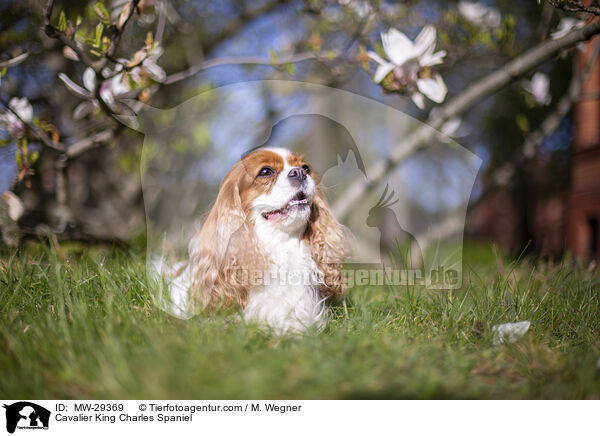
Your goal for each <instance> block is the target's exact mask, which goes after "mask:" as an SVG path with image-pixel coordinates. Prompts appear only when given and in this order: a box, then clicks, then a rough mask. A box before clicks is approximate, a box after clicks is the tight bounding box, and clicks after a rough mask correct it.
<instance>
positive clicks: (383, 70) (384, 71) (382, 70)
mask: <svg viewBox="0 0 600 436" xmlns="http://www.w3.org/2000/svg"><path fill="white" fill-rule="evenodd" d="M393 69H394V64H392V63H388V64H385V65H380V66H378V67H377V70H376V71H375V76H373V81H374V82H375V83H379V82H381V81H382V80H383V79H385V76H387V75H388V74H389V73H390V72H391V71H392V70H393Z"/></svg>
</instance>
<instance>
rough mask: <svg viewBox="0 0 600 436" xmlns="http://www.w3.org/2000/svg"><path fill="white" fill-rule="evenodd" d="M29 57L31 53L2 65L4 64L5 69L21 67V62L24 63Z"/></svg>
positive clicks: (21, 55)
mask: <svg viewBox="0 0 600 436" xmlns="http://www.w3.org/2000/svg"><path fill="white" fill-rule="evenodd" d="M28 56H29V53H23V54H20V55H19V56H16V57H14V58H12V59H9V60H7V61H4V62H2V64H4V66H5V67H14V66H15V65H19V64H20V63H21V62H23V61H24V60H25V59H27V57H28Z"/></svg>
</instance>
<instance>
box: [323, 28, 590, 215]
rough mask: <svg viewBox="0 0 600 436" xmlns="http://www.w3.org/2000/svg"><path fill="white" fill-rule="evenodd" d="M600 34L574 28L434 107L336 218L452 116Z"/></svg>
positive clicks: (343, 200) (352, 190) (349, 194)
mask: <svg viewBox="0 0 600 436" xmlns="http://www.w3.org/2000/svg"><path fill="white" fill-rule="evenodd" d="M598 33H600V20H598V21H596V22H594V23H592V24H589V25H587V26H585V27H583V28H580V29H576V30H573V31H572V32H570V33H569V34H567V35H565V36H564V37H562V38H560V39H556V40H551V41H546V42H543V43H541V44H539V45H537V46H535V47H533V48H532V49H530V50H528V51H526V52H525V53H523V54H522V55H521V56H519V57H517V58H516V59H514V60H512V61H510V62H508V63H507V64H505V65H504V66H503V67H501V68H500V69H498V70H496V71H495V72H493V73H491V74H489V75H487V76H485V77H483V78H482V79H480V80H478V81H477V82H475V83H474V84H472V85H471V86H469V87H468V88H467V89H465V90H464V91H462V92H461V93H459V94H458V95H456V96H455V97H454V98H452V99H450V100H448V102H447V103H446V104H444V105H443V106H441V107H439V108H437V109H435V110H432V111H431V113H430V116H429V117H428V119H427V124H426V125H423V126H421V127H419V128H418V129H417V130H416V131H415V132H413V133H412V134H410V136H409V137H408V138H407V139H406V140H405V141H403V142H401V143H400V144H399V145H398V146H396V147H395V148H394V149H393V150H392V152H391V154H390V157H389V158H387V159H382V160H379V161H378V162H376V163H375V164H373V165H372V166H371V167H370V168H369V169H368V171H367V174H368V175H369V180H367V181H363V180H357V181H356V182H354V183H352V184H351V185H350V186H349V187H348V188H347V189H346V191H345V192H344V193H343V195H342V196H341V197H340V199H339V200H338V201H337V202H336V203H335V204H334V205H333V210H334V213H335V215H336V217H338V219H343V218H345V217H346V215H347V214H348V213H349V211H350V210H351V207H352V204H354V203H355V202H357V201H358V200H359V199H360V197H362V196H363V195H364V194H365V193H366V192H368V191H369V190H370V189H372V188H373V187H375V186H376V185H377V184H378V182H379V181H380V180H381V179H382V178H383V177H385V176H386V175H387V174H388V173H389V172H390V171H391V170H392V169H394V168H395V167H396V166H397V165H398V164H399V163H400V162H402V161H403V160H404V159H405V158H406V157H407V156H409V155H411V154H412V153H414V152H415V151H416V150H418V149H420V148H422V147H424V146H425V145H426V144H427V143H428V141H429V140H430V139H431V138H432V137H433V135H434V134H436V132H435V130H434V129H436V130H439V129H440V128H441V126H442V125H443V124H444V123H445V122H446V121H447V120H448V119H450V118H453V117H456V116H459V115H461V114H462V113H463V112H465V111H466V110H468V109H470V108H471V107H472V106H473V105H475V104H476V103H477V102H479V101H480V100H481V99H483V98H484V97H487V96H488V95H490V94H493V93H495V92H497V91H499V90H500V89H502V88H503V87H504V86H506V85H507V84H509V83H510V82H511V81H513V80H515V79H516V78H517V77H519V76H521V75H523V74H525V73H526V72H528V71H529V70H531V69H532V68H534V67H535V66H537V65H539V64H540V63H541V62H542V61H544V60H545V59H547V58H549V57H550V56H552V55H554V54H555V53H558V52H559V51H560V50H563V49H565V48H567V47H571V46H573V45H575V44H576V43H578V42H580V41H585V40H587V39H590V38H591V37H592V36H594V35H596V34H598Z"/></svg>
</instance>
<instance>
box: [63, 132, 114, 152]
mask: <svg viewBox="0 0 600 436" xmlns="http://www.w3.org/2000/svg"><path fill="white" fill-rule="evenodd" d="M113 136H114V131H113V129H106V130H103V131H101V132H99V133H96V134H95V135H92V136H88V137H87V138H84V139H82V140H81V141H78V142H76V143H74V144H72V145H70V146H69V147H68V148H67V152H66V155H67V156H68V157H69V158H70V159H73V158H75V157H77V156H79V155H81V154H83V153H85V152H86V151H88V150H91V149H92V148H94V147H96V146H97V145H98V144H100V143H102V142H106V141H108V140H109V139H111V138H112V137H113Z"/></svg>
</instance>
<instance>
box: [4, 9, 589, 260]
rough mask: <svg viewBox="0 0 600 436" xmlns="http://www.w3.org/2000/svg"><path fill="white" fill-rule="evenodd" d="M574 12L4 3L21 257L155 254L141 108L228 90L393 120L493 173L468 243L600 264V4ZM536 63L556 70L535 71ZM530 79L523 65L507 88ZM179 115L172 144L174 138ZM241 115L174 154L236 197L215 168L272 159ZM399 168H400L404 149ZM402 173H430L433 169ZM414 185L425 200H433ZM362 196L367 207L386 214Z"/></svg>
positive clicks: (13, 220)
mask: <svg viewBox="0 0 600 436" xmlns="http://www.w3.org/2000/svg"><path fill="white" fill-rule="evenodd" d="M538 3H541V4H538ZM556 3H561V2H546V1H541V2H535V1H529V0H528V1H518V2H515V1H508V0H507V1H503V0H498V1H492V0H489V1H481V2H465V1H461V2H453V1H435V0H434V1H403V2H388V1H375V0H374V1H366V0H364V1H361V0H338V1H326V0H315V1H293V0H292V1H285V0H257V1H236V0H232V1H199V0H198V1H197V0H175V1H161V0H142V1H124V0H112V1H109V0H106V1H56V2H52V1H50V2H48V3H45V2H39V1H33V0H4V1H3V2H2V4H0V66H1V67H2V77H1V82H0V112H1V113H2V115H1V118H0V140H1V143H0V192H4V194H3V201H2V200H0V229H1V230H0V231H1V232H2V241H3V243H4V244H7V245H10V246H17V245H18V244H19V243H20V241H22V240H24V239H26V238H47V237H48V235H50V236H52V237H53V238H56V240H58V241H60V240H78V241H83V242H88V243H97V242H109V243H114V242H118V243H123V244H135V243H138V242H140V241H143V240H144V238H145V237H146V228H145V222H146V220H145V211H144V202H143V196H142V184H141V178H140V159H141V154H142V145H143V142H144V136H143V134H142V133H140V132H138V131H136V130H135V129H132V128H130V127H129V126H130V125H131V123H130V122H128V121H127V119H126V118H123V117H127V116H129V115H131V111H132V110H133V111H140V110H143V108H142V105H150V106H153V107H156V108H163V109H168V108H172V107H175V106H177V105H179V104H181V103H182V102H184V101H186V100H188V99H190V98H191V97H194V96H197V95H202V93H205V92H206V91H207V90H212V89H215V88H218V87H221V86H224V85H229V84H234V83H239V82H245V81H252V80H261V79H286V80H296V81H304V82H310V83H313V84H320V85H326V86H328V87H334V88H338V89H341V90H345V91H349V92H352V93H355V94H357V95H359V96H363V97H367V98H370V99H373V100H376V101H379V102H381V103H384V104H386V105H388V106H390V107H392V108H394V109H397V110H399V111H402V112H404V113H406V114H408V115H410V116H411V117H414V118H415V119H417V120H421V121H422V122H424V123H429V124H431V125H432V126H433V127H434V128H435V129H436V130H439V131H441V132H442V133H443V134H444V135H446V136H447V137H450V138H452V140H453V141H456V142H457V143H458V144H460V145H461V146H463V147H465V148H466V149H467V150H469V151H471V152H472V153H473V154H475V155H476V156H478V157H479V158H480V159H481V160H482V164H481V167H480V169H479V173H478V175H477V178H476V180H475V186H474V189H473V191H472V193H471V196H470V199H469V208H468V212H467V217H466V227H465V237H466V238H467V240H469V241H485V242H493V243H495V244H497V245H498V246H499V247H501V248H502V249H503V250H504V251H505V252H507V253H510V254H519V253H523V252H531V253H534V254H536V255H541V256H547V257H552V258H554V257H559V256H562V255H563V254H564V253H566V252H569V253H572V254H573V255H574V256H576V257H580V258H582V259H586V260H593V259H597V258H598V256H599V243H600V234H599V232H600V230H599V224H598V220H599V219H600V183H599V182H600V153H599V150H600V148H599V140H600V138H599V135H600V126H599V124H600V100H599V98H600V94H599V91H600V86H599V81H600V66H599V65H600V64H599V62H598V51H599V50H598V47H597V46H598V44H597V42H596V39H594V38H592V39H589V40H588V37H589V36H593V34H594V33H590V34H589V35H587V36H585V37H583V36H581V37H577V35H579V33H580V31H581V29H583V28H584V27H585V26H593V25H594V23H595V21H594V15H595V14H594V13H593V11H594V10H595V11H597V9H593V8H594V4H593V3H592V2H583V3H584V4H585V5H587V7H589V8H590V9H587V10H584V9H582V8H584V7H583V6H582V7H581V8H579V9H578V7H576V6H573V7H570V8H569V7H564V4H563V7H555V4H556ZM562 3H565V2H562ZM566 3H569V2H566ZM571 3H577V4H579V5H580V6H581V3H579V2H571ZM559 6H560V4H559ZM587 11H591V12H592V13H588V12H587ZM429 26H430V27H429ZM394 28H395V29H397V32H394V31H391V30H390V29H394ZM432 28H433V39H432V37H431V35H432V31H431V29H432ZM399 32H402V35H400V36H399V35H398V33H399ZM578 32H579V33H578ZM597 32H598V30H595V33H597ZM573 35H575V36H576V37H573ZM569 38H571V39H569ZM566 40H568V41H567V42H565V41H566ZM561 41H562V42H561ZM552 44H554V45H552ZM535 50H538V53H540V52H543V55H540V56H539V57H538V59H537V60H536V61H535V62H532V61H531V56H530V54H531V52H532V51H535ZM440 52H442V53H440ZM407 53H408V54H407ZM411 53H412V54H411ZM438 53H440V54H439V56H437V57H435V55H436V54H438ZM403 54H406V55H405V56H404V57H405V58H402V57H403ZM409 54H411V55H409ZM434 58H435V59H434ZM515 60H517V61H522V62H521V63H517V64H510V65H512V67H511V68H512V69H511V68H508V69H507V68H506V65H507V64H508V63H509V62H511V61H515ZM523 65H524V66H523ZM388 66H389V68H388ZM504 70H506V71H507V73H506V77H508V78H507V79H506V80H504V81H500V82H498V83H497V85H496V86H495V87H493V86H492V87H489V88H488V89H485V90H482V87H481V86H479V85H481V84H482V83H484V82H481V80H485V79H486V78H488V77H491V76H492V75H494V74H498V73H501V72H502V71H504ZM384 73H385V74H384ZM440 81H441V82H440ZM478 86H479V87H478ZM469 95H470V96H471V97H472V98H471V100H470V101H469V102H468V104H466V103H465V104H463V106H461V109H460V110H454V112H453V108H456V107H457V105H458V103H459V102H461V101H462V102H463V103H464V101H465V100H464V98H465V96H469ZM232 98H234V99H235V102H234V104H231V102H229V106H228V107H232V106H233V107H236V106H237V107H239V108H240V114H243V116H244V117H250V119H246V120H244V123H239V124H240V125H246V124H251V125H254V126H256V131H257V132H258V131H263V130H265V129H269V128H270V127H271V125H272V123H273V120H274V119H277V114H278V113H280V112H281V111H282V110H284V109H285V108H283V109H282V108H281V104H282V102H281V101H278V100H277V99H276V98H272V96H271V95H269V94H266V93H265V94H264V95H260V93H258V94H257V93H254V94H244V93H239V94H236V95H234V96H232ZM301 98H302V96H299V97H298V99H301ZM461 99H462V100H461ZM285 101H286V104H290V103H289V99H288V100H285ZM202 104H204V105H208V106H210V105H211V104H213V102H211V101H210V100H209V99H208V100H206V99H205V100H204V101H203V102H202ZM453 104H454V106H453ZM167 113H170V112H169V111H165V114H167ZM165 116H166V117H167V118H165V119H163V120H162V122H161V123H160V124H157V126H156V128H158V129H163V130H164V129H168V128H169V125H170V124H173V123H174V121H175V120H173V119H169V118H168V116H167V115H165ZM236 116H241V115H239V114H237V113H236V112H235V110H231V113H230V114H228V113H225V114H221V117H220V118H219V120H220V123H221V124H218V123H217V125H216V127H215V125H211V126H209V127H207V126H206V124H203V123H201V122H199V123H198V124H197V125H195V126H194V127H193V128H190V130H189V132H188V133H186V134H185V135H177V134H176V133H177V132H175V133H173V134H170V135H168V137H169V138H170V139H169V142H170V145H171V147H172V148H173V149H174V150H179V151H181V155H182V156H185V155H186V154H191V155H194V156H196V158H197V159H198V161H200V162H204V167H203V168H202V172H203V174H204V175H205V177H206V178H207V179H210V180H213V179H214V181H215V183H216V184H218V182H219V181H220V179H221V178H222V176H223V175H224V171H226V170H227V168H220V167H219V166H215V165H213V164H211V162H213V161H214V160H215V156H217V157H220V159H217V160H218V161H219V162H229V163H231V162H233V161H235V160H237V159H239V157H240V152H242V153H243V152H244V151H245V150H247V149H249V148H251V147H253V146H256V145H259V144H260V142H258V143H256V138H257V136H253V135H250V134H248V135H246V134H245V133H246V132H245V131H242V132H239V131H236V130H235V126H236V125H237V124H238V123H236V122H235V119H236V118H235V117H236ZM124 120H125V121H124ZM232 121H234V122H232ZM232 125H233V126H232ZM219 126H220V127H219ZM290 126H291V127H289V129H288V131H287V133H286V135H287V140H286V141H287V142H290V143H297V142H301V141H302V138H303V137H307V138H309V137H310V131H311V128H307V127H306V125H304V127H303V125H302V124H301V123H300V124H297V125H294V124H291V125H290ZM386 130H387V129H386V125H385V124H382V126H381V129H380V131H379V132H377V131H372V132H371V134H372V135H373V136H374V137H375V138H376V140H377V142H380V143H382V144H386V143H387V142H386V141H388V142H389V141H390V138H389V137H388V134H387V133H386ZM333 134H337V133H333ZM339 135H342V136H343V135H346V133H344V132H341V133H339ZM259 136H260V135H259ZM244 138H246V140H244ZM283 142H285V141H283ZM387 150H388V151H387V154H386V157H387V158H390V157H392V161H390V162H391V163H390V166H391V167H396V166H397V165H399V164H400V163H401V161H400V160H398V159H397V160H394V159H393V156H394V144H393V143H392V144H391V145H390V146H389V147H388V149H387ZM402 161H404V162H405V164H406V162H408V163H409V164H411V165H415V166H418V165H419V164H418V162H419V159H417V158H415V159H413V160H408V158H403V159H402ZM372 163H373V164H376V163H377V160H376V159H375V158H374V159H373V162H372ZM414 174H416V175H415V178H416V179H417V180H416V182H415V181H414V178H413V181H412V182H411V181H410V180H409V181H407V189H415V190H418V189H419V185H420V183H419V180H418V174H419V173H414ZM421 176H422V174H421ZM363 188H364V193H363V194H361V195H371V196H373V198H374V199H375V200H377V198H379V196H380V195H381V190H380V191H378V192H371V193H369V189H370V188H369V187H368V186H364V187H363ZM177 194H178V193H177V192H174V193H173V195H177ZM199 195H205V196H206V195H208V193H206V192H204V193H199ZM345 195H346V193H344V192H341V193H340V198H341V199H342V200H343V199H344V198H345ZM422 195H424V196H435V193H431V192H429V193H427V192H425V193H422ZM359 198H360V196H359ZM342 209H343V207H342ZM458 231H462V229H459V230H458Z"/></svg>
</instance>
